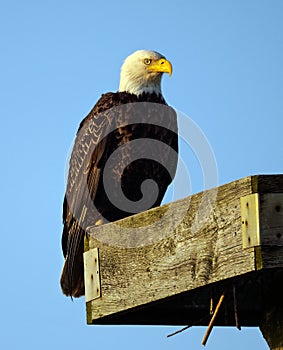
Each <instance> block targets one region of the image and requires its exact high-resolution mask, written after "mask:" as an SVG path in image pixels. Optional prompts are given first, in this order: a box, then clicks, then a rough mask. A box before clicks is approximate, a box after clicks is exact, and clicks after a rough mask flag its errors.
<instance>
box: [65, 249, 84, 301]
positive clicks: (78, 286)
mask: <svg viewBox="0 0 283 350" xmlns="http://www.w3.org/2000/svg"><path fill="white" fill-rule="evenodd" d="M75 260H76V261H75V262H74V266H73V270H72V274H71V276H70V273H69V271H68V270H69V269H68V263H69V261H68V257H67V258H66V260H65V263H64V266H63V270H62V274H61V279H60V284H61V288H62V292H63V293H64V294H65V295H66V296H68V297H69V296H71V297H75V298H78V297H81V296H82V295H84V294H85V286H84V268H83V256H82V254H79V255H78V256H76V259H75Z"/></svg>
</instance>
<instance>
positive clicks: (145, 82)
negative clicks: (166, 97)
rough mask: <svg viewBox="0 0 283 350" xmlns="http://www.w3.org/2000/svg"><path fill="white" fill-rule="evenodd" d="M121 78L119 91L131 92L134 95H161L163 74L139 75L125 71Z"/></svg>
mask: <svg viewBox="0 0 283 350" xmlns="http://www.w3.org/2000/svg"><path fill="white" fill-rule="evenodd" d="M123 73H124V74H121V78H120V85H119V90H118V91H119V92H129V93H131V94H134V95H137V96H139V95H142V94H153V93H155V94H156V95H157V96H158V95H161V94H162V93H161V77H162V76H161V74H160V75H155V76H148V77H147V78H145V77H144V76H137V75H135V74H134V73H132V72H123Z"/></svg>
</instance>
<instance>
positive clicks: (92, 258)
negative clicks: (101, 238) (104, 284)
mask: <svg viewBox="0 0 283 350" xmlns="http://www.w3.org/2000/svg"><path fill="white" fill-rule="evenodd" d="M84 280H85V301H86V302H88V301H91V300H94V299H97V298H100V297H101V287H100V272H99V255H98V248H93V249H91V250H88V251H87V252H84Z"/></svg>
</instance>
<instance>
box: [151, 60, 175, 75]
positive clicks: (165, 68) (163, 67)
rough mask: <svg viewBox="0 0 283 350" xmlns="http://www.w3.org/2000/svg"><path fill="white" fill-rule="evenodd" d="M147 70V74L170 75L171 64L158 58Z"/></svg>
mask: <svg viewBox="0 0 283 350" xmlns="http://www.w3.org/2000/svg"><path fill="white" fill-rule="evenodd" d="M147 70H148V71H149V72H155V73H168V74H169V75H171V74H172V64H171V63H170V62H169V61H168V60H166V58H160V59H159V60H157V61H153V62H152V63H151V64H150V66H148V68H147Z"/></svg>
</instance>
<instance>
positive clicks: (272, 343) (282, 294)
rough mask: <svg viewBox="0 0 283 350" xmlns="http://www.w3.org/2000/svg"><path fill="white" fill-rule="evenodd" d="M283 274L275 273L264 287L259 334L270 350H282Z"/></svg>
mask: <svg viewBox="0 0 283 350" xmlns="http://www.w3.org/2000/svg"><path fill="white" fill-rule="evenodd" d="M282 282H283V273H282V271H281V272H278V271H275V272H274V273H273V278H272V282H271V283H270V285H269V286H266V289H265V294H264V300H263V317H262V321H261V324H260V329H261V332H262V334H263V336H264V338H265V340H266V341H267V343H268V345H269V347H270V349H272V350H283V286H282Z"/></svg>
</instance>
